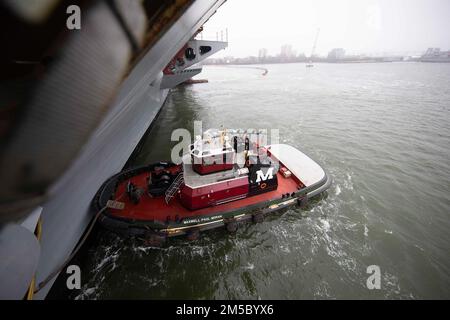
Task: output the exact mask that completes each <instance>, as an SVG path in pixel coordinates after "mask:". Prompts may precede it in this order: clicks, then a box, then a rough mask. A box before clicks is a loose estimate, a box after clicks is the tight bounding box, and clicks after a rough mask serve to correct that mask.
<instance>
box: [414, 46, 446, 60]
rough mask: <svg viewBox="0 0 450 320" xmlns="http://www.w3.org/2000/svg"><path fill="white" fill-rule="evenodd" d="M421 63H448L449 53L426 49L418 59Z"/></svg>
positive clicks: (438, 49) (437, 49) (436, 49)
mask: <svg viewBox="0 0 450 320" xmlns="http://www.w3.org/2000/svg"><path fill="white" fill-rule="evenodd" d="M420 61H422V62H450V51H441V49H440V48H428V50H427V51H426V52H425V54H424V55H423V56H422V57H421V58H420Z"/></svg>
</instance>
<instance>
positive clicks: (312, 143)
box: [71, 63, 450, 299]
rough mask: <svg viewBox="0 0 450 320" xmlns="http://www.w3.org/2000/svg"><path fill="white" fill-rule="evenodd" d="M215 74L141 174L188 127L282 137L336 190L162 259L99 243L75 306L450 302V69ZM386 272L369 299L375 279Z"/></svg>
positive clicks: (151, 150) (178, 101)
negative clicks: (183, 301) (120, 301)
mask: <svg viewBox="0 0 450 320" xmlns="http://www.w3.org/2000/svg"><path fill="white" fill-rule="evenodd" d="M267 68H268V70H269V73H268V75H267V76H262V75H261V70H256V69H252V68H246V67H219V66H215V67H213V66H207V67H205V69H204V72H203V73H202V74H201V77H202V78H207V79H209V83H207V84H198V85H194V86H187V87H183V88H178V89H175V90H173V91H172V93H171V95H170V97H169V98H168V100H167V103H166V104H165V107H164V109H163V111H162V113H161V115H160V118H159V119H158V121H157V123H156V125H155V126H154V127H153V129H152V131H151V132H150V135H149V136H148V137H146V138H145V139H146V140H145V143H144V145H143V149H142V151H141V152H140V154H139V155H138V156H137V157H136V158H135V159H134V160H133V164H136V165H137V164H144V163H149V162H155V161H159V160H162V159H169V156H170V146H171V142H170V135H171V132H172V130H173V129H175V128H188V129H190V130H191V129H192V128H193V121H194V120H202V121H203V126H204V128H210V127H215V128H218V127H220V125H224V126H225V127H228V128H277V129H280V138H281V141H283V142H285V143H289V144H292V145H294V146H295V147H297V148H299V149H301V150H303V151H304V152H305V153H307V154H308V155H310V156H311V157H312V158H313V159H316V160H317V161H318V162H319V163H321V164H322V165H323V166H324V167H325V168H326V169H327V170H328V171H329V173H330V174H331V176H332V177H333V179H334V183H333V185H332V187H331V188H330V189H329V191H328V195H327V196H325V197H324V198H322V199H319V200H316V201H314V202H313V203H311V204H310V205H309V207H308V209H307V210H304V211H301V210H300V209H292V210H289V211H286V212H284V213H283V214H280V215H278V216H274V217H272V218H270V219H268V220H266V221H265V222H264V223H261V224H256V225H247V226H246V227H242V228H240V229H239V231H238V232H237V234H235V235H229V234H227V233H226V232H225V231H221V230H220V231H213V232H209V233H206V234H204V235H203V236H202V238H201V239H199V240H197V241H194V242H187V241H185V240H184V239H179V240H173V241H170V242H169V244H168V246H166V247H165V248H161V249H155V248H146V247H144V246H141V245H140V244H138V243H133V242H132V241H130V240H126V239H121V238H119V237H118V236H116V235H113V234H110V233H108V232H105V231H99V232H98V233H96V234H95V236H94V237H95V238H94V239H93V240H92V241H91V244H90V247H89V248H88V249H87V253H86V254H84V255H83V257H84V258H83V259H82V261H81V269H82V270H83V288H82V290H81V292H77V293H76V294H75V295H73V296H72V297H71V298H77V299H83V298H91V299H92V298H96V299H102V298H194V299H197V298H202V299H203V298H225V299H228V298H250V299H257V298H262V299H265V298H275V299H299V298H447V299H448V298H450V258H449V252H450V244H449V243H450V232H449V230H450V159H449V147H450V125H449V121H450V64H425V63H380V64H316V65H315V66H314V68H305V66H304V65H303V64H284V65H270V66H267ZM369 265H378V266H379V267H380V268H381V272H382V279H381V290H368V289H367V287H366V279H367V277H368V276H369V275H368V274H367V273H366V268H367V266H369Z"/></svg>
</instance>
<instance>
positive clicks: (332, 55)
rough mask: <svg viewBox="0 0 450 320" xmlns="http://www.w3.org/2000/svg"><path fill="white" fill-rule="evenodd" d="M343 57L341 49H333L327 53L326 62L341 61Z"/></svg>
mask: <svg viewBox="0 0 450 320" xmlns="http://www.w3.org/2000/svg"><path fill="white" fill-rule="evenodd" d="M344 57H345V50H344V49H342V48H334V49H333V50H331V51H330V52H329V53H328V60H342V59H344Z"/></svg>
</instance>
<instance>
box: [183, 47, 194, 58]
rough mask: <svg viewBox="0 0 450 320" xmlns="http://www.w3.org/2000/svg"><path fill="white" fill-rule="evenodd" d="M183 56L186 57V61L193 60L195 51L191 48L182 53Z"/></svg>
mask: <svg viewBox="0 0 450 320" xmlns="http://www.w3.org/2000/svg"><path fill="white" fill-rule="evenodd" d="M184 55H185V56H186V59H188V60H194V59H195V51H194V49H192V48H187V49H186V50H185V51H184Z"/></svg>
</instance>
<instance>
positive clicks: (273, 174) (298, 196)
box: [94, 129, 331, 245]
mask: <svg viewBox="0 0 450 320" xmlns="http://www.w3.org/2000/svg"><path fill="white" fill-rule="evenodd" d="M254 135H255V134H254V133H253V136H254ZM259 135H260V133H259V132H257V133H256V136H257V137H258V139H256V141H253V140H254V139H251V134H250V133H249V132H247V131H243V130H211V129H210V130H207V131H205V132H204V134H203V137H201V136H197V137H196V140H195V142H194V143H193V144H191V145H190V146H189V152H188V153H187V154H185V155H184V156H183V157H182V161H181V163H179V164H175V163H173V162H159V163H156V164H152V165H146V166H141V167H137V168H133V169H129V170H126V171H123V172H120V173H118V174H116V175H115V176H113V177H111V178H110V179H108V180H107V181H106V182H105V183H104V184H103V185H102V187H101V188H100V190H99V191H98V193H97V195H96V197H95V199H94V207H95V209H96V211H97V212H99V221H100V223H101V225H103V226H104V227H106V228H107V229H110V230H114V231H117V232H119V233H125V234H128V235H133V236H137V237H141V238H143V239H145V240H146V241H149V242H150V243H152V244H156V245H160V244H161V243H163V242H164V241H165V239H166V238H167V237H173V236H179V235H186V236H187V238H188V239H191V240H193V239H196V238H198V236H199V233H200V231H204V230H209V229H213V228H218V227H224V226H225V227H226V229H227V230H228V231H229V232H235V231H236V230H237V228H238V226H239V225H240V224H241V223H242V222H245V221H252V222H255V223H256V222H262V221H263V220H264V218H265V216H266V215H268V214H270V213H273V212H275V211H278V210H281V209H284V208H287V207H290V206H293V205H300V206H301V207H304V206H305V205H306V204H307V202H308V199H310V198H312V197H314V196H317V195H319V194H321V193H322V192H324V191H325V190H326V189H328V187H329V186H330V185H331V178H330V177H329V176H328V175H327V173H326V172H325V170H324V169H322V168H321V167H320V166H319V165H318V164H317V163H316V162H315V161H313V160H312V159H311V158H309V157H308V156H306V155H305V154H304V153H302V152H301V151H299V150H297V149H296V148H294V147H292V146H290V145H286V144H272V145H266V146H261V145H259V141H261V139H259Z"/></svg>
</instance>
